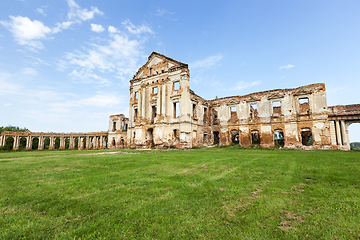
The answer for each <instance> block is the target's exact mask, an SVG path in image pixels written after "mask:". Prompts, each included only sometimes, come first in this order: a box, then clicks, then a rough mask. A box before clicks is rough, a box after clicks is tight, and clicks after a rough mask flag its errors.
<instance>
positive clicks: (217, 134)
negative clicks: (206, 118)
mask: <svg viewBox="0 0 360 240" xmlns="http://www.w3.org/2000/svg"><path fill="white" fill-rule="evenodd" d="M213 135H214V144H218V143H219V132H216V131H214V132H213Z"/></svg>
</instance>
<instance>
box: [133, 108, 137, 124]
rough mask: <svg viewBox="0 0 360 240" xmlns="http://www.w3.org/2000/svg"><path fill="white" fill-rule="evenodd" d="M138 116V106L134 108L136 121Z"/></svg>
mask: <svg viewBox="0 0 360 240" xmlns="http://www.w3.org/2000/svg"><path fill="white" fill-rule="evenodd" d="M137 116H138V110H137V108H135V109H134V121H135V120H136V119H137Z"/></svg>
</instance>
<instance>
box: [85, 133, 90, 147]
mask: <svg viewBox="0 0 360 240" xmlns="http://www.w3.org/2000/svg"><path fill="white" fill-rule="evenodd" d="M85 145H86V148H85V149H86V150H87V149H90V137H89V136H86V144H85Z"/></svg>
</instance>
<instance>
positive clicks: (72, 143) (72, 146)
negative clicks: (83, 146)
mask: <svg viewBox="0 0 360 240" xmlns="http://www.w3.org/2000/svg"><path fill="white" fill-rule="evenodd" d="M74 148H75V141H74V137H73V136H70V137H69V149H71V150H72V149H74Z"/></svg>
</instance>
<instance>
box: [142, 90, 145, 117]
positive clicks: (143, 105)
mask: <svg viewBox="0 0 360 240" xmlns="http://www.w3.org/2000/svg"><path fill="white" fill-rule="evenodd" d="M141 97H142V99H141V117H142V118H145V114H146V113H145V102H146V100H145V97H146V88H145V87H142V89H141Z"/></svg>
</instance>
